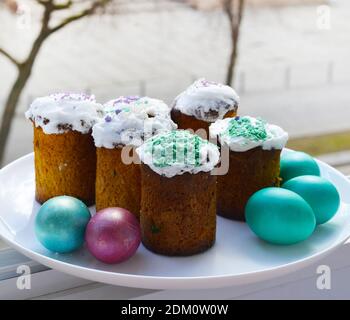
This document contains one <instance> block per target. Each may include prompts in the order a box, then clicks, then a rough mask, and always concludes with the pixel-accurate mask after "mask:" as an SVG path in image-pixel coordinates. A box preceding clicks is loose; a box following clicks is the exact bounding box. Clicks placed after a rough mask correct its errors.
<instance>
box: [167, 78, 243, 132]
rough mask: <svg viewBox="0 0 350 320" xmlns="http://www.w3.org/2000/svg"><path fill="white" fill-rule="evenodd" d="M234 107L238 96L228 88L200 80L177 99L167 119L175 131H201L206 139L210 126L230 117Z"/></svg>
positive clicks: (235, 108)
mask: <svg viewBox="0 0 350 320" xmlns="http://www.w3.org/2000/svg"><path fill="white" fill-rule="evenodd" d="M238 104H239V97H238V95H237V93H236V92H235V91H234V90H233V89H232V88H231V87H229V86H226V85H223V84H220V83H216V82H212V81H207V80H205V79H203V78H202V79H199V80H197V81H195V82H194V83H193V84H192V85H191V86H190V87H188V88H187V89H186V90H185V91H184V92H182V93H181V94H179V95H178V96H177V98H176V99H175V102H174V105H173V108H172V112H171V117H172V119H173V120H174V122H176V123H177V125H178V126H179V129H192V130H193V131H194V132H197V131H198V130H200V129H202V130H205V133H206V137H208V133H209V125H210V123H212V122H214V121H216V120H218V119H223V118H226V117H234V116H235V115H236V113H237V108H238ZM203 133H204V132H203Z"/></svg>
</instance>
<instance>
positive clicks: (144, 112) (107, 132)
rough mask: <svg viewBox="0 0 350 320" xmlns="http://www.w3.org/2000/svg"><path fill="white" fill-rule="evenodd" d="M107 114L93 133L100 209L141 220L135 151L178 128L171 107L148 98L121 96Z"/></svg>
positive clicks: (97, 202) (138, 178) (97, 194)
mask: <svg viewBox="0 0 350 320" xmlns="http://www.w3.org/2000/svg"><path fill="white" fill-rule="evenodd" d="M104 111H105V116H104V118H103V119H102V121H99V122H98V123H96V125H95V126H94V127H93V130H92V135H93V137H94V141H95V145H96V147H97V171H96V209H97V210H100V209H103V208H108V207H122V208H125V209H127V210H130V211H131V212H132V213H134V214H135V216H136V217H139V212H140V197H141V190H140V188H141V181H140V179H141V173H140V165H139V163H138V158H137V155H136V154H134V153H133V151H134V150H133V149H134V148H135V147H138V146H140V145H141V144H142V143H143V141H144V139H145V138H147V137H151V136H152V135H154V134H157V133H159V132H164V131H170V130H173V129H176V125H175V124H174V123H173V122H172V120H171V119H170V108H169V107H168V106H167V105H166V104H165V103H164V102H163V101H161V100H158V99H152V98H148V97H143V98H140V97H136V96H129V97H119V98H117V99H115V100H111V101H109V102H108V103H106V105H105V106H104Z"/></svg>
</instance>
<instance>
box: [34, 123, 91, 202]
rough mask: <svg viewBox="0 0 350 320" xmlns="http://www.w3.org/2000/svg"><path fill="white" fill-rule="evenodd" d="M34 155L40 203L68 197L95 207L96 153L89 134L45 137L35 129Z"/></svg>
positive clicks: (37, 198)
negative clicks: (63, 196) (59, 197)
mask: <svg viewBox="0 0 350 320" xmlns="http://www.w3.org/2000/svg"><path fill="white" fill-rule="evenodd" d="M34 154H35V177H36V179H35V180H36V191H35V198H36V200H37V201H38V202H40V203H44V202H45V201H46V200H48V199H50V198H52V197H55V196H61V195H67V196H72V197H76V198H78V199H80V200H82V201H83V202H84V203H85V204H86V205H88V206H90V205H93V204H94V203H95V177H96V151H95V145H94V142H93V139H92V136H91V135H90V134H82V133H80V132H77V131H67V132H65V133H63V134H45V133H44V132H43V130H42V128H41V127H35V126H34Z"/></svg>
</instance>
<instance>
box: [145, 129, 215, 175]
mask: <svg viewBox="0 0 350 320" xmlns="http://www.w3.org/2000/svg"><path fill="white" fill-rule="evenodd" d="M208 143H210V142H208V141H207V140H203V139H202V138H201V137H199V136H197V135H194V134H191V133H190V132H188V131H185V130H174V131H170V132H168V133H165V134H161V135H157V136H155V137H153V138H151V139H149V140H148V141H146V142H145V146H144V147H145V152H146V153H148V154H151V155H152V162H153V165H154V166H155V167H158V168H164V167H169V166H176V165H181V166H182V165H189V166H193V167H199V166H201V164H202V160H203V159H201V148H202V147H203V145H204V144H208Z"/></svg>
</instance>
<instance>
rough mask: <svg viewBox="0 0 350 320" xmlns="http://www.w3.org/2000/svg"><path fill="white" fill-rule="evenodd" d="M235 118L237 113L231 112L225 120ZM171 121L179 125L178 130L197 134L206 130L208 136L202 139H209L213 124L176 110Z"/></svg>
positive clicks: (172, 113) (172, 112)
mask: <svg viewBox="0 0 350 320" xmlns="http://www.w3.org/2000/svg"><path fill="white" fill-rule="evenodd" d="M235 116H236V111H234V110H231V111H229V112H227V113H226V114H225V116H224V118H230V117H235ZM171 119H172V120H173V121H174V122H175V123H176V124H177V125H178V129H184V130H188V129H192V130H193V131H194V133H196V131H198V130H199V129H204V130H205V132H206V135H207V136H206V137H202V138H205V139H208V137H209V126H210V124H211V122H207V121H203V120H199V119H197V118H196V117H194V116H189V115H187V114H184V113H182V112H180V111H179V110H177V109H174V108H173V109H172V110H171Z"/></svg>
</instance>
